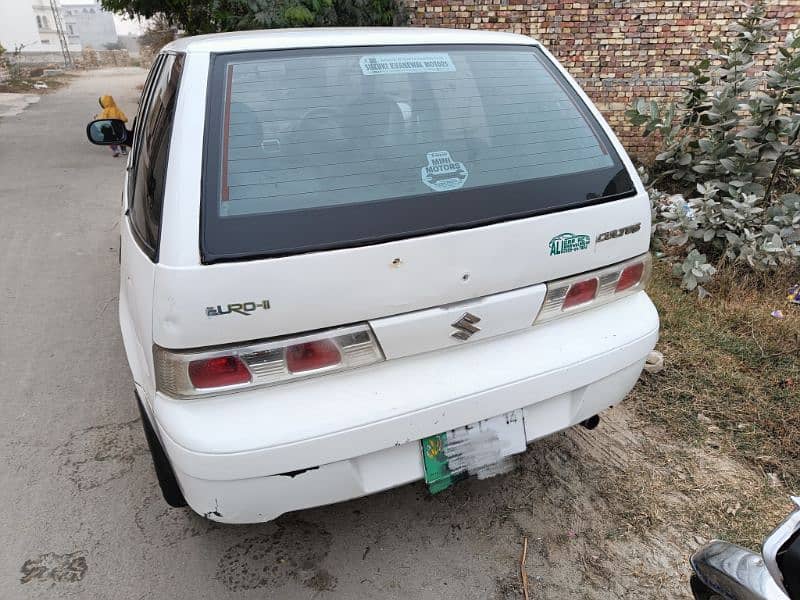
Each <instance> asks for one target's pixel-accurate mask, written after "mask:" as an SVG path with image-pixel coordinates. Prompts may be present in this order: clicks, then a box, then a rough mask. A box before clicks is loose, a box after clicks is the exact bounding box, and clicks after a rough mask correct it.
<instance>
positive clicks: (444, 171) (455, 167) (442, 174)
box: [421, 150, 469, 192]
mask: <svg viewBox="0 0 800 600" xmlns="http://www.w3.org/2000/svg"><path fill="white" fill-rule="evenodd" d="M421 173H422V182H423V183H424V184H425V185H427V186H428V187H429V188H431V189H432V190H433V191H434V192H446V191H448V190H457V189H458V188H460V187H462V186H463V185H464V183H465V182H466V181H467V175H469V173H468V172H467V168H466V167H465V166H464V163H460V162H456V161H454V160H453V159H452V157H451V156H450V153H449V152H448V151H447V150H438V151H437V152H428V166H426V167H422V171H421Z"/></svg>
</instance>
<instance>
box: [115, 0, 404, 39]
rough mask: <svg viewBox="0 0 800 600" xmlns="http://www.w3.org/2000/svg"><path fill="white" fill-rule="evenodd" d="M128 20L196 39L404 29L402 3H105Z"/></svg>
mask: <svg viewBox="0 0 800 600" xmlns="http://www.w3.org/2000/svg"><path fill="white" fill-rule="evenodd" d="M102 5H103V8H105V9H106V10H110V11H113V12H118V13H123V14H126V15H128V16H129V17H144V18H146V19H151V18H154V17H159V18H161V19H162V20H163V21H165V22H166V23H168V24H169V25H170V26H173V27H176V28H178V29H181V30H183V31H185V32H186V33H188V34H189V35H195V34H199V33H216V32H221V31H237V30H240V29H261V28H275V27H312V26H320V25H404V24H405V23H407V22H408V19H409V14H408V11H407V9H406V8H405V5H404V4H403V2H402V0H102Z"/></svg>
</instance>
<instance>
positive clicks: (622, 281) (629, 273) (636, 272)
mask: <svg viewBox="0 0 800 600" xmlns="http://www.w3.org/2000/svg"><path fill="white" fill-rule="evenodd" d="M642 273H644V263H636V264H635V265H630V266H629V267H625V269H624V270H623V271H622V273H621V274H620V276H619V281H617V288H616V290H615V291H617V292H621V291H623V290H627V289H628V288H632V287H633V286H635V285H636V284H637V283H639V281H641V279H642Z"/></svg>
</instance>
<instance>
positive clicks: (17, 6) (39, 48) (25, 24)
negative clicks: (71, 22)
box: [0, 0, 81, 55]
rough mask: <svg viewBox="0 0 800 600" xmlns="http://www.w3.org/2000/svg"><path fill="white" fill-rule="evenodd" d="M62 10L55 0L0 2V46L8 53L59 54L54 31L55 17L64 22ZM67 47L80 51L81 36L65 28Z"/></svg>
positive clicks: (60, 50)
mask: <svg viewBox="0 0 800 600" xmlns="http://www.w3.org/2000/svg"><path fill="white" fill-rule="evenodd" d="M63 11H64V9H63V8H62V6H61V3H60V2H59V1H58V0H53V2H51V1H50V0H3V1H2V2H0V44H2V45H3V48H5V49H6V51H7V52H8V53H14V52H15V51H19V52H20V53H22V54H26V55H30V54H42V55H46V54H50V53H55V54H58V55H60V54H62V48H61V42H60V40H59V35H58V30H57V28H56V24H57V17H61V20H62V23H64V12H63ZM64 34H65V39H66V42H67V48H68V50H69V51H70V52H80V50H81V43H80V37H79V36H78V35H77V34H75V35H70V34H69V30H68V28H67V27H66V25H65V26H64Z"/></svg>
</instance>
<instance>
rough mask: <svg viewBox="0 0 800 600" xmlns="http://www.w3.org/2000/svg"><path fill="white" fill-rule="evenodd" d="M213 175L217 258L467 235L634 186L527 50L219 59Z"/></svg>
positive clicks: (211, 219) (211, 122)
mask: <svg viewBox="0 0 800 600" xmlns="http://www.w3.org/2000/svg"><path fill="white" fill-rule="evenodd" d="M215 124H216V125H215ZM206 167H207V170H206V173H205V181H204V206H203V215H204V218H203V220H204V224H203V240H202V245H203V248H202V249H203V255H204V259H206V261H207V262H209V261H213V260H218V259H224V258H235V257H240V256H248V255H259V256H271V255H279V254H290V253H294V252H305V251H310V250H320V249H326V248H336V247H345V246H351V245H356V244H364V243H374V242H379V241H383V240H388V239H396V238H399V237H409V236H413V235H421V234H425V233H431V232H436V231H443V230H448V229H456V228H464V227H472V226H476V225H479V224H483V223H490V222H496V221H500V220H505V219H510V218H519V217H524V216H529V215H533V214H537V213H542V212H548V211H551V210H557V209H559V208H564V207H568V206H576V205H580V204H584V203H587V202H592V201H597V200H598V199H600V198H604V197H608V196H618V195H619V194H626V193H630V192H631V191H632V185H631V182H630V180H629V179H628V178H627V175H625V172H624V169H623V168H622V165H621V163H620V161H619V158H618V157H617V156H616V154H615V153H614V151H613V148H612V147H611V145H610V144H609V142H608V140H607V139H606V137H605V135H604V134H603V133H602V131H601V129H600V127H599V126H598V125H597V123H596V122H594V120H593V118H592V117H591V115H590V114H589V113H588V111H587V110H586V108H585V106H584V105H583V103H582V102H581V100H580V99H579V98H578V97H577V95H576V94H575V93H574V92H573V91H572V89H571V88H569V86H568V85H567V84H566V82H565V81H563V78H562V77H561V76H560V74H558V72H557V71H556V70H555V69H554V68H553V66H552V65H551V64H550V63H549V61H548V60H547V59H546V57H545V56H544V55H543V54H542V53H541V52H540V51H539V50H538V49H536V48H533V47H525V46H424V47H380V48H376V47H369V48H345V49H321V50H313V51H311V50H306V51H302V50H301V51H274V52H260V53H245V54H235V55H219V56H217V57H215V60H214V63H213V66H212V77H211V83H210V88H209V119H208V123H207V142H206Z"/></svg>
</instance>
